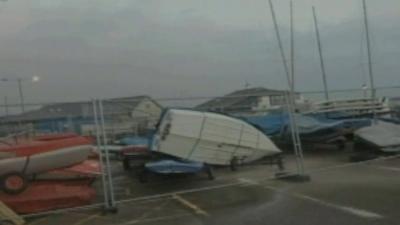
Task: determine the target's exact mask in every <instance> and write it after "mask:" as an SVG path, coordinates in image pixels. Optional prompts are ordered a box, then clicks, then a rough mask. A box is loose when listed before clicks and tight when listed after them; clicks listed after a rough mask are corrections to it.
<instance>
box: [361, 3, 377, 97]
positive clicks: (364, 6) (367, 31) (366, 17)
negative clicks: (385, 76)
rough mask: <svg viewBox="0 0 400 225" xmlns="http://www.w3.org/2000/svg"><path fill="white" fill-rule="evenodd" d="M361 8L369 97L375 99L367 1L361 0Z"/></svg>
mask: <svg viewBox="0 0 400 225" xmlns="http://www.w3.org/2000/svg"><path fill="white" fill-rule="evenodd" d="M362 3H363V9H364V25H365V37H366V39H367V53H368V73H369V81H370V85H371V87H370V88H371V98H372V99H373V100H375V97H376V90H375V83H374V74H373V70H372V57H371V45H370V40H369V27H368V15H367V3H366V2H365V0H362Z"/></svg>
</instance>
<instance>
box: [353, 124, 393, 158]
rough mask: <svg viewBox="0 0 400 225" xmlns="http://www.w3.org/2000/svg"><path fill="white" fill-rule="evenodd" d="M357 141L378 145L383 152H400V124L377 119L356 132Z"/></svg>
mask: <svg viewBox="0 0 400 225" xmlns="http://www.w3.org/2000/svg"><path fill="white" fill-rule="evenodd" d="M354 135H355V137H356V141H358V142H364V143H367V144H369V145H372V146H374V147H377V148H378V149H379V150H381V151H383V152H400V125H398V124H394V123H388V122H384V121H377V122H376V123H373V124H372V125H371V126H368V127H364V128H361V129H358V130H356V131H355V133H354Z"/></svg>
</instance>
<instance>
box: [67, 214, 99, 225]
mask: <svg viewBox="0 0 400 225" xmlns="http://www.w3.org/2000/svg"><path fill="white" fill-rule="evenodd" d="M100 216H101V214H100V213H96V214H93V215H91V216H89V217H86V218H84V219H81V220H79V221H78V222H76V223H74V224H73V225H82V224H85V223H86V222H89V221H91V220H93V219H96V218H98V217H100Z"/></svg>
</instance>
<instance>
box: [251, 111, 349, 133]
mask: <svg viewBox="0 0 400 225" xmlns="http://www.w3.org/2000/svg"><path fill="white" fill-rule="evenodd" d="M295 116H296V120H297V125H298V128H299V132H300V134H311V133H314V132H318V131H320V130H325V129H331V128H342V127H343V122H342V121H334V120H328V119H326V120H325V121H321V120H317V119H315V118H313V117H310V116H304V115H301V114H295ZM246 120H247V121H249V122H250V123H252V124H253V125H256V126H257V127H259V128H260V129H261V130H262V131H263V132H264V133H265V134H267V135H270V136H274V135H279V134H282V132H284V131H285V130H287V131H290V127H289V125H290V123H289V116H288V114H271V115H265V116H254V117H247V118H246Z"/></svg>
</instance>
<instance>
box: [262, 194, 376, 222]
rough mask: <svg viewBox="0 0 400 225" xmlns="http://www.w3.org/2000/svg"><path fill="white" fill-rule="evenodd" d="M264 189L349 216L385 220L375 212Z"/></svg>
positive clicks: (306, 196)
mask: <svg viewBox="0 0 400 225" xmlns="http://www.w3.org/2000/svg"><path fill="white" fill-rule="evenodd" d="M263 187H264V188H266V189H269V190H273V191H276V192H278V193H282V194H286V195H288V196H292V197H295V198H298V199H303V200H307V201H310V202H314V203H317V204H319V205H323V206H325V207H328V208H332V209H336V210H340V211H342V212H345V213H347V214H351V215H354V216H358V217H361V218H366V219H382V218H383V216H382V215H380V214H378V213H375V212H371V211H367V210H365V209H359V208H354V207H350V206H345V205H337V204H334V203H330V202H327V201H323V200H321V199H318V198H314V197H311V196H308V195H304V194H299V193H288V192H283V191H281V190H279V189H278V188H276V187H272V186H263Z"/></svg>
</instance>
